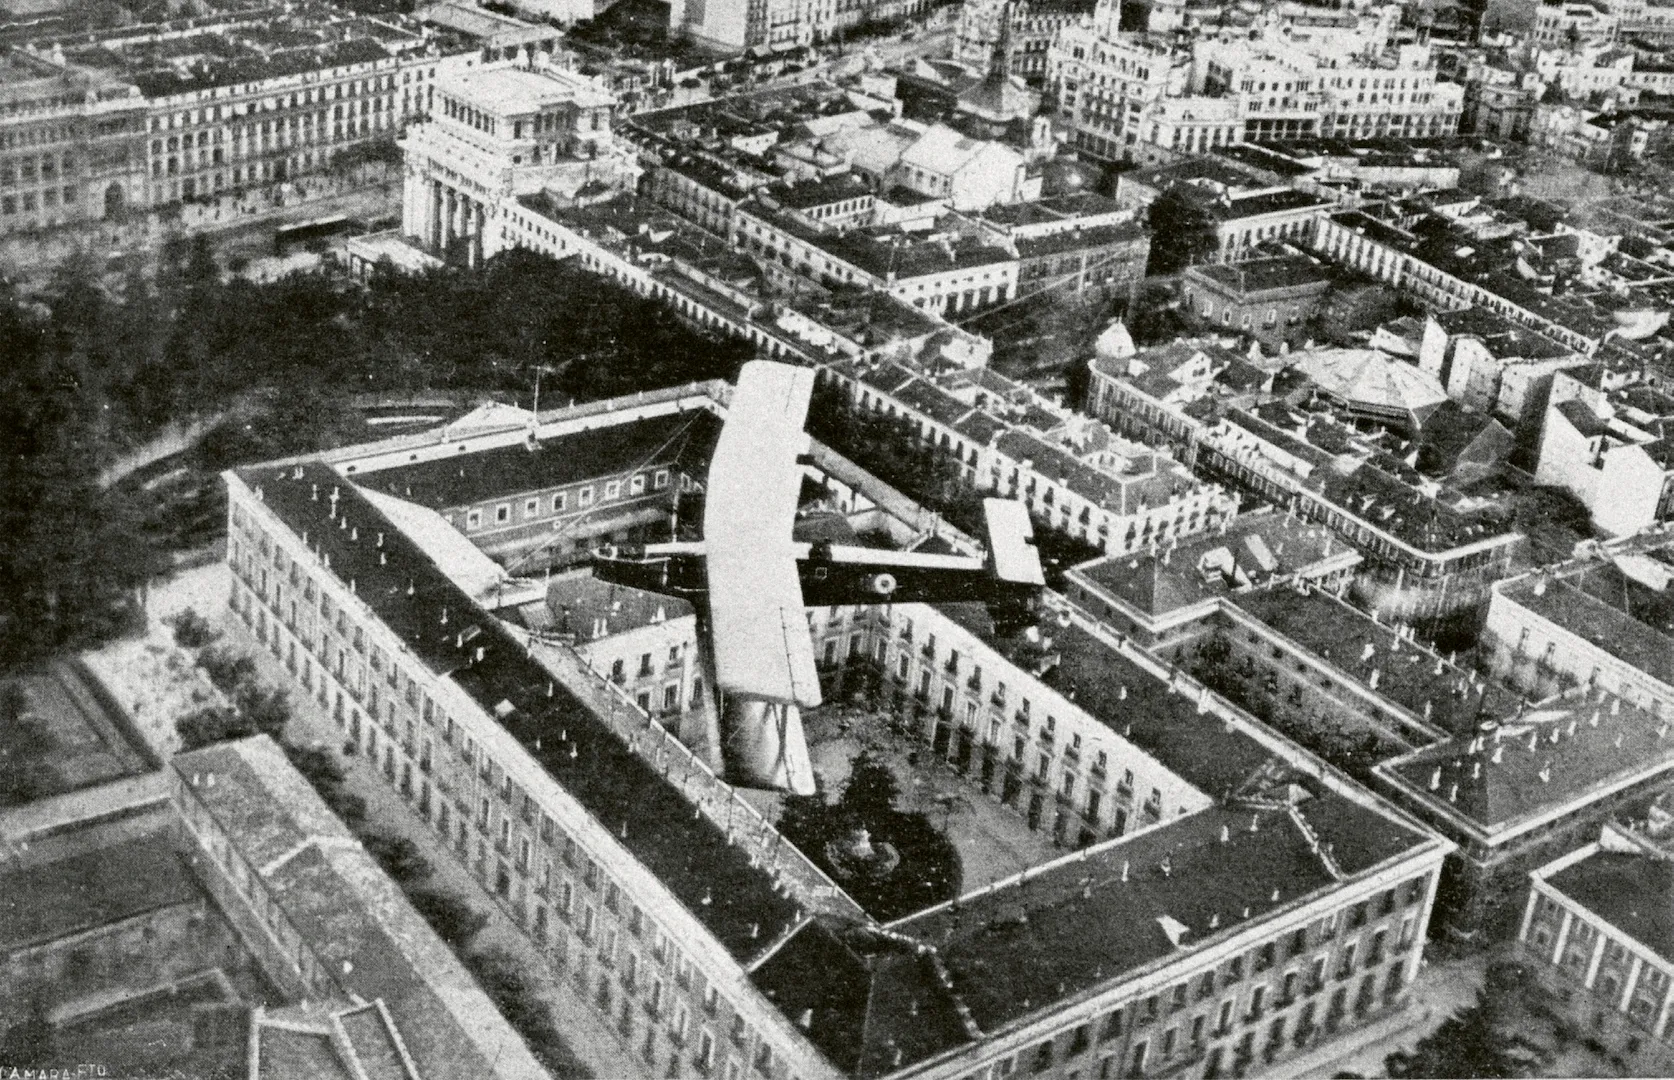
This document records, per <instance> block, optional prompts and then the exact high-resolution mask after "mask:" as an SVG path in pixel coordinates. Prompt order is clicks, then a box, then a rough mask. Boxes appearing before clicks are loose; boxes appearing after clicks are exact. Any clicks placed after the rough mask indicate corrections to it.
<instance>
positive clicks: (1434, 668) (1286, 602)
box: [1233, 589, 1523, 735]
mask: <svg viewBox="0 0 1674 1080" xmlns="http://www.w3.org/2000/svg"><path fill="white" fill-rule="evenodd" d="M1233 603H1235V604H1237V605H1238V608H1239V609H1240V610H1241V611H1244V612H1246V613H1248V614H1249V615H1251V616H1253V617H1254V618H1255V619H1257V620H1258V621H1260V622H1262V623H1265V624H1266V625H1267V626H1270V627H1272V628H1273V630H1275V631H1277V632H1278V633H1280V634H1283V635H1284V636H1285V637H1287V638H1289V639H1290V640H1291V641H1294V642H1295V643H1296V644H1298V645H1300V646H1302V647H1303V648H1304V649H1306V650H1307V651H1308V652H1310V653H1313V654H1314V655H1315V656H1317V657H1319V658H1320V659H1322V660H1324V661H1326V662H1327V663H1329V664H1330V665H1331V666H1333V667H1335V668H1336V669H1337V670H1338V671H1341V672H1343V673H1344V674H1345V675H1347V676H1349V677H1350V678H1351V679H1352V680H1353V681H1354V682H1356V683H1357V684H1359V685H1360V686H1362V687H1365V688H1367V689H1372V688H1371V686H1370V684H1371V678H1372V673H1373V672H1376V673H1377V676H1378V684H1377V687H1376V688H1375V689H1372V693H1375V694H1377V695H1378V696H1380V697H1383V698H1386V699H1387V700H1389V701H1390V702H1392V703H1394V704H1395V705H1398V706H1400V707H1401V708H1403V709H1405V710H1406V711H1407V712H1410V713H1412V714H1413V715H1414V716H1417V717H1418V718H1419V719H1420V720H1427V721H1428V722H1429V723H1431V724H1433V725H1434V726H1436V727H1438V728H1441V729H1442V730H1444V731H1448V732H1452V733H1453V734H1455V735H1470V734H1473V733H1474V732H1475V730H1476V728H1477V725H1478V724H1480V723H1482V722H1483V721H1484V720H1508V719H1510V718H1511V717H1514V716H1516V715H1517V713H1518V711H1519V710H1520V709H1521V708H1522V705H1523V699H1522V698H1520V697H1519V696H1518V695H1516V694H1514V693H1512V692H1511V691H1509V690H1506V689H1504V688H1503V687H1501V686H1500V685H1499V684H1498V683H1495V682H1492V681H1490V680H1486V679H1482V678H1480V677H1478V676H1476V675H1475V673H1474V672H1471V671H1467V670H1466V669H1464V668H1461V667H1459V666H1458V665H1457V664H1454V663H1450V662H1449V661H1448V660H1446V659H1445V658H1444V657H1442V656H1440V655H1438V654H1437V653H1435V652H1434V651H1433V650H1431V649H1429V648H1427V647H1426V646H1424V645H1422V644H1420V643H1418V642H1416V641H1407V640H1404V639H1403V638H1402V637H1401V636H1400V635H1398V634H1396V632H1395V631H1394V630H1393V629H1392V628H1391V627H1388V626H1385V625H1383V624H1382V623H1379V622H1376V621H1374V620H1373V619H1372V618H1371V617H1370V616H1368V615H1367V614H1365V613H1364V612H1362V611H1360V610H1359V609H1358V608H1354V607H1351V606H1350V605H1348V604H1345V603H1344V602H1342V601H1341V600H1338V599H1336V598H1335V597H1332V596H1329V595H1327V594H1325V593H1322V592H1319V591H1318V590H1310V591H1309V592H1307V593H1298V592H1297V591H1296V590H1295V589H1271V590H1268V591H1265V592H1252V593H1245V594H1243V595H1241V596H1238V597H1235V598H1234V600H1233Z"/></svg>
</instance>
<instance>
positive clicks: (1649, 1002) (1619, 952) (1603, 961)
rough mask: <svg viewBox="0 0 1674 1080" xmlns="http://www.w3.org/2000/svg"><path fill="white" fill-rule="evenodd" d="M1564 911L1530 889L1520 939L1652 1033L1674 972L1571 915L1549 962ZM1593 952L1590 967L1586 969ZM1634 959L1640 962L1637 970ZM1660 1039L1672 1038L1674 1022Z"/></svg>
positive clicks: (1602, 1001) (1601, 999) (1560, 931)
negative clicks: (1531, 901)
mask: <svg viewBox="0 0 1674 1080" xmlns="http://www.w3.org/2000/svg"><path fill="white" fill-rule="evenodd" d="M1564 914H1565V909H1564V907H1563V905H1561V904H1559V903H1558V902H1557V901H1555V900H1553V899H1552V898H1551V897H1549V896H1547V895H1546V894H1544V893H1536V894H1535V910H1534V917H1533V919H1532V920H1531V923H1530V927H1529V933H1528V936H1527V937H1526V939H1525V940H1527V941H1529V942H1530V943H1531V944H1532V945H1534V947H1535V948H1536V949H1538V950H1541V951H1542V952H1544V953H1545V959H1546V960H1547V961H1548V962H1549V963H1554V964H1556V965H1557V967H1558V968H1559V969H1560V970H1562V971H1563V972H1564V973H1565V974H1566V975H1567V976H1568V977H1569V978H1571V979H1574V980H1576V981H1577V982H1580V983H1581V985H1582V986H1583V987H1584V988H1585V989H1588V990H1591V991H1593V993H1594V996H1595V999H1596V1000H1597V1001H1598V1002H1599V1003H1600V1004H1606V1005H1610V1006H1611V1007H1613V1008H1615V1009H1617V1010H1619V1011H1621V1012H1625V1013H1627V1014H1628V1015H1629V1016H1630V1017H1632V1018H1633V1019H1634V1021H1636V1022H1637V1023H1638V1024H1639V1025H1640V1026H1642V1027H1644V1028H1646V1029H1648V1030H1651V1031H1653V1032H1654V1031H1655V1029H1656V1025H1657V1022H1658V1020H1659V1019H1660V1018H1661V1017H1662V1011H1663V1004H1664V1002H1665V1001H1667V1000H1668V996H1669V990H1670V987H1671V986H1674V976H1671V975H1670V973H1669V972H1668V971H1667V970H1665V969H1664V968H1661V967H1657V966H1655V965H1652V964H1646V963H1644V962H1643V961H1642V958H1641V957H1640V956H1639V954H1638V953H1637V952H1635V951H1634V950H1633V949H1631V948H1630V947H1629V946H1628V945H1627V944H1626V943H1624V942H1622V941H1619V940H1616V939H1615V938H1612V937H1610V936H1609V935H1608V934H1606V933H1604V932H1603V931H1601V930H1600V929H1599V928H1597V927H1595V926H1593V925H1592V924H1591V923H1589V922H1586V921H1585V920H1583V919H1579V918H1573V917H1572V919H1571V922H1570V926H1569V935H1568V936H1567V937H1566V938H1564V947H1563V952H1562V953H1561V954H1560V955H1559V956H1558V958H1557V959H1556V960H1553V959H1552V955H1551V950H1552V949H1553V948H1554V947H1555V943H1556V941H1557V939H1558V937H1559V935H1560V934H1561V933H1562V929H1563V916H1564ZM1595 956H1597V958H1598V968H1597V969H1596V971H1595V970H1593V969H1592V965H1593V958H1594V957H1595ZM1635 960H1640V961H1641V962H1640V965H1639V969H1638V971H1637V972H1635V970H1634V962H1635ZM1589 975H1591V976H1592V977H1591V979H1590V980H1589V978H1588V976H1589ZM1630 984H1631V987H1632V989H1631V991H1630V990H1629V985H1630ZM1624 997H1625V998H1626V1000H1625V1001H1624V1000H1623V999H1624ZM1663 1038H1665V1039H1668V1040H1669V1041H1671V1042H1674V1024H1669V1025H1668V1029H1667V1030H1666V1031H1664V1032H1663Z"/></svg>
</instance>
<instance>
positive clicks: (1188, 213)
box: [1146, 186, 1215, 274]
mask: <svg viewBox="0 0 1674 1080" xmlns="http://www.w3.org/2000/svg"><path fill="white" fill-rule="evenodd" d="M1146 221H1147V223H1148V224H1149V225H1150V227H1151V262H1150V264H1149V267H1148V268H1147V273H1150V274H1172V273H1175V272H1177V271H1180V270H1184V269H1185V268H1186V267H1188V266H1190V265H1192V264H1193V263H1200V262H1203V261H1204V260H1205V259H1207V258H1209V257H1210V256H1211V255H1213V254H1214V253H1215V222H1214V219H1213V218H1211V217H1210V216H1209V213H1208V211H1207V210H1205V209H1204V208H1203V204H1202V202H1201V201H1200V200H1199V199H1198V198H1195V197H1193V196H1192V195H1191V194H1189V193H1187V192H1185V191H1183V190H1181V188H1180V187H1178V186H1176V187H1171V188H1169V189H1168V190H1167V191H1165V192H1163V193H1162V194H1161V195H1159V196H1157V200H1156V201H1155V202H1153V203H1152V204H1151V205H1150V207H1149V209H1147V211H1146Z"/></svg>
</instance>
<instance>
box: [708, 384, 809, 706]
mask: <svg viewBox="0 0 1674 1080" xmlns="http://www.w3.org/2000/svg"><path fill="white" fill-rule="evenodd" d="M813 391H814V372H813V371H812V370H811V369H809V368H799V367H792V366H790V365H788V364H780V363H774V362H772V361H767V360H752V361H750V362H749V363H747V364H745V365H744V368H743V370H742V371H740V372H739V376H738V386H737V388H736V389H735V390H734V391H733V395H732V404H731V406H729V407H728V409H727V419H726V423H725V424H724V425H723V426H722V428H721V435H720V438H719V439H718V440H717V441H716V444H715V453H714V456H713V457H712V458H711V460H710V464H709V480H708V484H707V487H706V493H705V496H704V509H703V537H704V548H705V551H706V552H707V557H706V560H705V561H706V564H707V567H708V575H709V618H710V625H711V629H712V632H713V636H714V645H715V677H716V680H717V682H718V683H719V684H720V688H721V689H722V690H723V691H727V692H731V693H743V694H749V695H751V696H753V697H761V698H766V699H768V700H771V701H781V702H791V703H794V704H796V705H798V706H801V707H803V708H812V707H813V706H815V705H818V704H819V703H820V684H819V675H818V672H817V671H816V669H815V666H814V645H813V642H812V640H811V639H810V638H809V635H808V620H807V615H806V611H805V608H804V606H803V603H802V584H801V581H800V579H799V577H798V574H797V566H796V557H797V547H796V545H795V544H794V542H793V541H792V539H791V528H792V525H793V524H794V523H795V520H796V507H797V503H798V501H799V500H800V497H801V489H802V467H801V466H800V465H799V464H798V463H797V458H798V457H799V456H800V455H802V454H804V453H806V452H807V450H808V436H807V434H806V433H805V432H804V431H803V430H802V425H803V423H804V422H805V421H806V420H807V418H808V401H809V398H810V397H811V396H812V395H813Z"/></svg>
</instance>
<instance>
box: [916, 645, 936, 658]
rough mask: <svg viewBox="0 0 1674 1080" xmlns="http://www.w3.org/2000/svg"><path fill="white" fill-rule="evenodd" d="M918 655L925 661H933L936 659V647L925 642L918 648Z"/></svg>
mask: <svg viewBox="0 0 1674 1080" xmlns="http://www.w3.org/2000/svg"><path fill="white" fill-rule="evenodd" d="M918 654H919V655H920V656H922V657H924V658H925V659H926V660H934V659H935V658H936V646H935V645H933V644H931V643H930V642H928V641H926V642H925V643H924V645H923V646H922V647H920V648H919V650H918Z"/></svg>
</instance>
